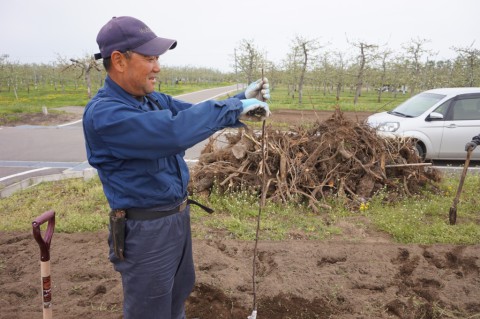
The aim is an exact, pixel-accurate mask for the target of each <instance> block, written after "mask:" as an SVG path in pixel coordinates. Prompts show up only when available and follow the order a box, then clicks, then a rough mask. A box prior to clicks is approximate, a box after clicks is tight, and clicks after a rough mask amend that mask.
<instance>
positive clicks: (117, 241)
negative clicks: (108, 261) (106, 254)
mask: <svg viewBox="0 0 480 319" xmlns="http://www.w3.org/2000/svg"><path fill="white" fill-rule="evenodd" d="M125 215H126V213H125V210H123V209H115V210H112V211H111V212H110V231H111V233H112V240H113V251H114V253H115V256H117V258H119V259H120V260H124V259H125V257H124V256H123V253H124V250H125V220H126V219H125Z"/></svg>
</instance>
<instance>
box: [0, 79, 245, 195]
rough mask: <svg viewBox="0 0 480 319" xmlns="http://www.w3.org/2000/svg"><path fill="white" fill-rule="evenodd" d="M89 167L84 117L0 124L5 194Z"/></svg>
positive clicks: (194, 96) (191, 156)
mask: <svg viewBox="0 0 480 319" xmlns="http://www.w3.org/2000/svg"><path fill="white" fill-rule="evenodd" d="M239 89H241V87H238V86H237V85H233V86H228V87H221V88H215V89H208V90H202V91H198V92H194V93H189V94H183V95H179V96H177V97H176V98H178V99H181V100H184V101H188V102H191V103H198V102H201V101H205V100H209V99H213V98H217V97H220V96H223V95H225V94H227V93H230V92H235V91H237V90H239ZM203 144H204V143H200V144H198V145H196V146H194V147H193V148H191V149H189V150H188V151H187V152H186V155H185V159H186V160H187V161H190V162H194V161H195V160H196V159H197V158H198V155H199V153H200V150H201V148H202V145H203ZM86 171H91V168H90V166H89V165H88V163H86V154H85V144H84V138H83V131H82V123H81V121H76V122H72V123H65V124H63V125H58V126H30V125H23V126H17V127H0V191H2V190H3V191H4V192H3V193H2V194H4V195H5V196H8V195H9V194H10V193H11V192H6V188H12V186H14V185H15V184H19V183H20V184H21V183H22V181H23V182H24V183H25V184H27V185H24V186H21V187H20V188H25V187H26V186H28V184H31V183H32V180H41V179H42V177H45V176H52V175H58V174H67V175H68V174H70V175H72V176H77V175H78V176H84V174H85V172H86ZM52 179H53V177H52ZM44 180H48V179H44ZM0 197H1V196H0Z"/></svg>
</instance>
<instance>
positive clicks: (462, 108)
mask: <svg viewBox="0 0 480 319" xmlns="http://www.w3.org/2000/svg"><path fill="white" fill-rule="evenodd" d="M367 124H368V125H370V126H371V127H374V128H375V129H376V130H377V132H378V134H379V135H381V136H384V137H395V136H399V137H407V138H413V139H414V140H415V141H416V146H417V150H418V153H419V155H420V156H421V157H423V158H424V159H432V160H435V159H442V160H464V159H465V157H466V152H465V144H466V143H467V142H470V141H471V140H472V137H473V136H475V135H478V134H480V88H441V89H433V90H428V91H425V92H422V93H420V94H417V95H415V96H413V97H411V98H410V99H408V100H406V101H405V102H403V103H402V104H400V105H399V106H397V107H396V108H395V109H393V110H391V111H388V112H382V113H376V114H373V115H371V116H369V117H368V118H367ZM472 159H473V160H479V159H480V152H479V151H474V152H473V153H472Z"/></svg>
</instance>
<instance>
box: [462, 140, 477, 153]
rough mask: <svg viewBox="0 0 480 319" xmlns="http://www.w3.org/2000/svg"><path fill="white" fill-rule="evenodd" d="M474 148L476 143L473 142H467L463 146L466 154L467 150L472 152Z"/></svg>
mask: <svg viewBox="0 0 480 319" xmlns="http://www.w3.org/2000/svg"><path fill="white" fill-rule="evenodd" d="M475 147H477V143H475V142H474V141H471V142H468V143H467V144H465V151H466V152H468V150H469V149H471V150H472V151H473V150H474V149H475Z"/></svg>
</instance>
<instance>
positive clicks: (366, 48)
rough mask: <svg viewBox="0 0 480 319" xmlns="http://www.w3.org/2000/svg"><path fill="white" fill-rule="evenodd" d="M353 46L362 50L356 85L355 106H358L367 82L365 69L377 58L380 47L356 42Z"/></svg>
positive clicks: (359, 57)
mask: <svg viewBox="0 0 480 319" xmlns="http://www.w3.org/2000/svg"><path fill="white" fill-rule="evenodd" d="M352 45H353V46H354V47H356V48H358V49H359V50H360V54H359V55H358V57H357V59H358V72H357V81H356V84H355V98H354V100H353V105H357V102H358V98H359V96H361V95H362V87H363V82H364V80H365V69H366V67H367V65H368V64H369V63H370V62H371V61H372V60H373V59H375V57H376V49H377V48H378V45H376V44H368V43H365V42H361V41H359V42H356V43H352Z"/></svg>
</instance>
